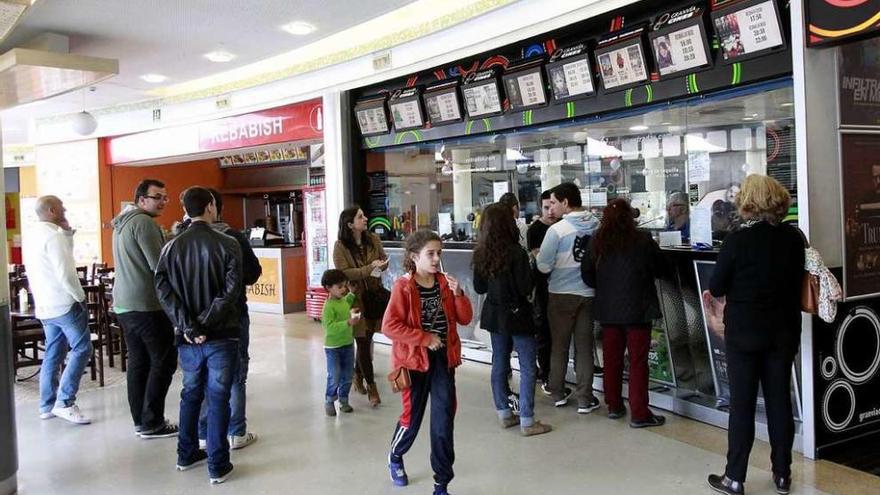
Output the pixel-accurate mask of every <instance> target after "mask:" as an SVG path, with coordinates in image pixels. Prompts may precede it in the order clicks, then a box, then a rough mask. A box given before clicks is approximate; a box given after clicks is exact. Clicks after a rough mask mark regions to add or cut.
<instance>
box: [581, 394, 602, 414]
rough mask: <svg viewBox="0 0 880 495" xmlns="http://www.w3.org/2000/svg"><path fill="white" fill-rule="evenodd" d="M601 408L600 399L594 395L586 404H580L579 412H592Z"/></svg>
mask: <svg viewBox="0 0 880 495" xmlns="http://www.w3.org/2000/svg"><path fill="white" fill-rule="evenodd" d="M596 409H599V399H597V398H595V397H593V398H592V399H590V400H589V401H587V402H586V403H585V404H578V414H590V413H591V412H593V411H595V410H596Z"/></svg>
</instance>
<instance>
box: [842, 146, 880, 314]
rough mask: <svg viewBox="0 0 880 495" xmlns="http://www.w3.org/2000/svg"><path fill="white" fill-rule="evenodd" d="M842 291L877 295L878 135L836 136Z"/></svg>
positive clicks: (879, 285)
mask: <svg viewBox="0 0 880 495" xmlns="http://www.w3.org/2000/svg"><path fill="white" fill-rule="evenodd" d="M840 155H841V160H840V166H841V173H840V181H841V187H842V192H841V196H842V199H843V221H844V224H843V229H844V236H843V248H844V260H843V292H844V296H845V298H846V299H847V300H849V299H852V298H859V297H865V296H869V295H872V294H878V293H880V132H878V133H867V132H862V133H843V134H841V135H840Z"/></svg>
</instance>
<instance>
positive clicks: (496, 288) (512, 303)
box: [474, 244, 535, 335]
mask: <svg viewBox="0 0 880 495" xmlns="http://www.w3.org/2000/svg"><path fill="white" fill-rule="evenodd" d="M508 249H510V250H511V253H510V254H509V256H510V259H511V263H510V266H508V267H507V268H506V269H505V270H504V271H502V272H501V273H498V274H496V275H495V276H494V277H491V278H488V279H487V278H485V277H483V276H481V275H480V274H479V273H477V270H474V290H475V291H477V294H486V300H485V301H484V302H483V309H482V310H481V312H480V326H481V327H482V328H484V329H486V330H487V331H489V332H492V333H500V334H502V335H531V334H534V333H535V325H534V321H533V320H532V305H531V303H529V299H528V298H529V296H530V295H531V294H532V290H533V289H534V288H535V284H534V280H533V278H532V267H531V265H530V263H529V255H528V254H527V253H526V251H525V250H524V249H523V248H522V247H521V246H520V245H519V244H515V245H511V246H510V247H509V248H508Z"/></svg>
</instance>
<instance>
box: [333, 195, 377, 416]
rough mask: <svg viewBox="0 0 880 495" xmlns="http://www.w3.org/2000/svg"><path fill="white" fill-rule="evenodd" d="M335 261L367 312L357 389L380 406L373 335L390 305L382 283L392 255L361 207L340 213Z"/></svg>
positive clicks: (357, 333)
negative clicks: (369, 229) (374, 365)
mask: <svg viewBox="0 0 880 495" xmlns="http://www.w3.org/2000/svg"><path fill="white" fill-rule="evenodd" d="M333 264H334V265H335V266H336V268H337V269H339V270H342V271H343V272H345V275H346V276H347V277H348V280H349V284H350V286H351V291H352V292H353V293H354V295H355V296H356V297H357V302H356V303H355V306H357V307H359V308H361V309H362V313H363V318H362V319H361V322H360V323H358V324H357V325H356V326H355V327H354V338H355V343H356V344H357V345H356V347H357V352H356V356H355V371H354V388H355V390H356V391H357V392H358V393H361V394H367V398H368V399H369V401H370V405H372V406H373V407H376V406H378V405H379V404H380V403H381V402H382V401H381V400H380V399H379V390H378V389H377V388H376V380H375V378H374V376H373V355H372V343H373V334H374V333H376V332H378V331H380V330H381V328H382V315H383V314H384V313H385V306H386V305H387V304H388V299H387V297H386V296H387V294H388V292H387V290H386V289H385V288H384V287H383V286H382V272H383V271H384V270H386V269H387V268H388V256H386V255H385V250H384V249H382V242H381V241H380V239H379V237H378V236H376V234H373V233H372V232H368V231H367V216H366V215H364V212H363V210H361V209H360V207H359V206H356V205H355V206H351V207H349V208H346V209H345V210H343V211H342V213H341V214H340V215H339V240H337V241H336V245H335V246H333ZM364 381H366V382H367V385H366V387H364Z"/></svg>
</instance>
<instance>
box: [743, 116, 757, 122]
mask: <svg viewBox="0 0 880 495" xmlns="http://www.w3.org/2000/svg"><path fill="white" fill-rule="evenodd" d="M743 120H745V121H746V122H749V121H752V120H755V118H754V117H743Z"/></svg>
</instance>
